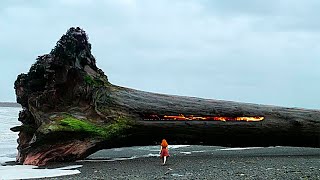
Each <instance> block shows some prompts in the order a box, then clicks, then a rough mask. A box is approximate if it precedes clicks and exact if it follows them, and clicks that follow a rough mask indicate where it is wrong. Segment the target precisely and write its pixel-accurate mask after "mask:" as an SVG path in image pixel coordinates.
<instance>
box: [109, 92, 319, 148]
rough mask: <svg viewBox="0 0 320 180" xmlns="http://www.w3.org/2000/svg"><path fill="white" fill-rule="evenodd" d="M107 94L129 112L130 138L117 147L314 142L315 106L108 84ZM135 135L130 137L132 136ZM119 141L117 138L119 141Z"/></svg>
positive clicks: (316, 144)
mask: <svg viewBox="0 0 320 180" xmlns="http://www.w3.org/2000/svg"><path fill="white" fill-rule="evenodd" d="M110 98H111V99H113V100H114V102H115V103H116V107H118V108H119V109H125V111H126V112H128V113H129V114H131V115H132V116H133V117H134V120H135V121H134V125H133V128H132V129H131V131H130V133H131V136H132V138H130V139H128V141H129V142H128V141H127V142H125V143H124V144H121V146H124V145H129V143H130V141H132V142H134V144H132V145H150V144H154V143H156V142H159V140H160V139H162V138H167V139H168V140H169V142H174V143H176V144H205V145H222V146H277V145H281V146H311V147H319V145H320V121H319V120H320V111H318V110H306V109H297V108H283V107H276V106H266V105H257V104H248V103H237V102H231V101H220V100H207V99H201V98H194V97H182V96H170V95H162V94H155V93H149V92H142V91H137V90H133V89H127V88H122V87H116V86H113V87H112V88H111V92H110ZM179 114H183V115H185V116H190V115H194V116H202V117H208V116H209V117H264V119H263V120H261V121H252V122H251V121H228V120H226V121H214V120H197V119H196V120H172V119H158V120H157V118H153V119H150V115H157V116H158V117H163V116H164V115H171V116H172V115H179ZM135 139H136V140H135ZM137 139H138V142H137ZM120 143H121V142H120Z"/></svg>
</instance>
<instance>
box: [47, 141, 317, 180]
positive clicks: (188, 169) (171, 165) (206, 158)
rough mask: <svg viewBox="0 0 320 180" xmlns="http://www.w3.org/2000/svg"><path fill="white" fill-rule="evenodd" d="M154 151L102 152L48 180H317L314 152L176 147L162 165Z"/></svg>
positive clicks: (116, 150)
mask: <svg viewBox="0 0 320 180" xmlns="http://www.w3.org/2000/svg"><path fill="white" fill-rule="evenodd" d="M157 148H158V147H151V148H150V147H149V148H145V147H140V148H139V147H133V148H121V149H111V150H102V151H99V152H97V153H95V154H93V155H91V156H89V157H88V158H87V159H86V160H84V161H78V162H76V163H63V164H55V165H51V166H50V167H49V168H53V167H61V166H68V165H74V164H79V165H83V166H82V167H81V168H78V169H79V170H80V171H81V174H76V175H70V176H61V177H56V178H48V179H320V149H319V148H318V149H317V148H294V147H268V148H248V149H247V148H233V149H232V148H224V147H208V146H189V147H180V148H176V149H170V154H171V157H170V158H169V159H168V163H167V165H165V166H162V165H161V163H160V158H159V157H156V156H157V154H158V150H157ZM47 168H48V167H47Z"/></svg>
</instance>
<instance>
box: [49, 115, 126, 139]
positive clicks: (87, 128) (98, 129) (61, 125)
mask: <svg viewBox="0 0 320 180" xmlns="http://www.w3.org/2000/svg"><path fill="white" fill-rule="evenodd" d="M129 128H130V122H129V121H128V120H126V119H124V118H118V119H117V120H116V121H114V122H113V123H112V124H108V125H106V126H98V125H95V124H93V123H91V122H88V121H84V120H80V119H77V118H74V117H71V116H69V117H65V118H63V119H61V120H59V121H55V122H53V123H51V124H50V125H49V126H48V127H47V128H44V129H47V130H48V131H49V132H59V131H60V132H77V133H83V134H87V135H89V136H93V137H98V138H102V139H110V138H112V137H114V136H119V135H121V133H122V132H123V131H124V130H126V129H129Z"/></svg>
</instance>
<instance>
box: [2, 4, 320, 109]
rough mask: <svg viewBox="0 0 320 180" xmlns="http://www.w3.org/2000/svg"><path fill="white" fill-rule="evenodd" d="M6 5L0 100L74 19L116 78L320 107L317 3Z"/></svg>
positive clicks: (178, 90)
mask: <svg viewBox="0 0 320 180" xmlns="http://www.w3.org/2000/svg"><path fill="white" fill-rule="evenodd" d="M258 2H259V3H258ZM0 7H1V8H0V30H1V32H2V33H1V34H0V39H1V41H0V51H1V53H0V58H1V62H3V63H5V66H3V67H1V69H0V70H1V72H2V75H5V76H6V77H8V79H1V80H0V83H1V84H3V85H4V86H5V88H1V93H0V100H10V101H11V100H14V92H13V90H12V84H13V81H14V79H15V78H16V75H17V74H19V73H21V72H26V71H27V70H28V69H29V67H30V65H31V64H32V63H33V62H34V61H35V60H34V59H35V58H36V57H37V55H41V54H44V53H48V52H49V51H50V49H51V48H52V47H53V46H54V45H55V42H56V41H57V40H58V39H59V37H60V36H61V35H62V34H63V33H65V31H66V30H67V29H68V28H69V27H70V26H81V27H83V28H84V29H85V30H86V31H87V32H88V34H89V37H90V42H91V43H92V44H93V52H94V55H95V56H96V58H97V63H98V65H99V67H100V68H102V69H103V70H104V71H105V73H106V74H107V75H108V76H109V79H110V81H111V82H112V83H114V84H118V85H123V86H128V87H133V88H137V89H142V90H146V91H153V92H160V93H169V94H179V95H190V96H198V97H205V98H217V99H226V100H236V101H244V102H254V103H265V104H275V105H284V106H300V107H308V108H319V105H318V102H319V100H320V98H318V96H317V93H318V91H319V89H320V86H319V85H318V84H317V80H318V79H319V77H320V73H318V69H319V68H320V62H319V61H317V58H318V57H319V45H318V42H319V41H320V34H319V25H318V24H317V23H315V22H316V21H315V18H316V17H317V16H318V15H319V14H318V12H317V11H318V8H319V7H320V4H319V3H318V2H317V1H303V2H302V1H281V2H280V1H276V0H272V1H263V2H262V1H249V0H246V1H232V3H230V1H228V3H227V1H218V0H216V1H209V0H200V1H191V0H190V1H182V0H176V1H169V0H162V1H146V0H117V1H111V0H103V1H91V0H60V1H50V2H46V1H41V2H39V1H23V0H20V1H2V2H0ZM8 67H10V68H8ZM2 91H3V92H2Z"/></svg>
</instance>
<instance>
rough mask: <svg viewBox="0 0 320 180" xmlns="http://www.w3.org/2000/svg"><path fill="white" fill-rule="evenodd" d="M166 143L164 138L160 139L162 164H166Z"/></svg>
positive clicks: (167, 151)
mask: <svg viewBox="0 0 320 180" xmlns="http://www.w3.org/2000/svg"><path fill="white" fill-rule="evenodd" d="M169 156H170V155H169V150H168V143H167V141H166V140H165V139H162V142H161V149H160V158H161V159H162V165H165V164H166V161H167V157H169Z"/></svg>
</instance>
